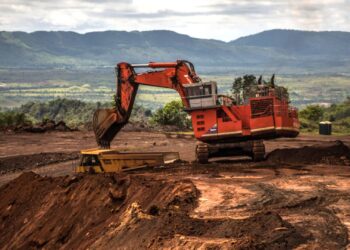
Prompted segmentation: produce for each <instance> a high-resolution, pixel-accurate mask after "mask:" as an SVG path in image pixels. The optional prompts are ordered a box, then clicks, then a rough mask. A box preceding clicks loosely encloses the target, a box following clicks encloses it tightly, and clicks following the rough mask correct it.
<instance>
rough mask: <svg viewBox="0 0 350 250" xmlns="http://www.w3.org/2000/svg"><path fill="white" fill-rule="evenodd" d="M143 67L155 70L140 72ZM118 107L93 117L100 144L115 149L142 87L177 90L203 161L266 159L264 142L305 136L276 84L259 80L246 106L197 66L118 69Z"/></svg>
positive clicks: (170, 64)
mask: <svg viewBox="0 0 350 250" xmlns="http://www.w3.org/2000/svg"><path fill="white" fill-rule="evenodd" d="M139 68H148V69H151V70H150V71H144V72H140V73H137V72H136V71H139ZM116 74H117V83H116V84H117V91H116V95H115V107H114V108H112V109H99V110H97V111H96V112H95V114H94V118H93V128H94V132H95V136H96V140H97V143H98V145H99V146H100V147H102V148H109V147H110V143H111V141H112V140H113V138H114V137H115V136H116V135H117V133H118V132H119V131H120V130H121V129H122V127H123V126H124V125H125V124H127V123H128V120H129V118H130V114H131V111H132V107H133V104H134V101H135V97H136V94H137V90H138V87H139V85H149V86H154V87H161V88H169V89H174V90H176V91H177V92H178V93H179V95H180V97H181V100H182V103H183V105H184V109H185V111H186V112H188V114H189V115H190V116H191V118H192V128H193V132H194V135H195V137H196V138H197V139H198V141H199V142H198V143H197V145H196V149H195V150H196V158H197V160H198V161H199V162H200V163H206V162H208V159H209V158H210V157H215V156H220V155H236V154H239V155H242V154H243V155H249V156H251V157H252V159H253V160H254V161H259V160H263V159H264V156H265V146H264V143H263V140H267V139H273V138H277V137H296V136H297V135H298V134H299V126H300V124H299V120H298V115H297V110H296V109H295V108H293V107H290V106H289V100H288V98H287V97H285V96H284V95H281V94H280V93H278V91H277V89H276V88H275V87H274V84H273V85H272V86H269V87H268V86H265V85H264V84H261V82H259V85H258V88H257V89H258V90H257V91H256V93H255V95H254V96H252V97H249V98H246V100H243V102H241V101H238V100H236V99H234V98H231V97H229V96H225V95H219V94H218V93H217V92H218V91H217V84H216V82H202V80H201V79H200V78H199V77H198V76H197V74H196V72H195V69H194V66H193V64H192V63H191V62H189V61H185V60H178V61H176V62H164V63H158V62H150V63H148V64H129V63H126V62H121V63H119V64H117V66H116Z"/></svg>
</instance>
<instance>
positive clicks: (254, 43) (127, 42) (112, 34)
mask: <svg viewBox="0 0 350 250" xmlns="http://www.w3.org/2000/svg"><path fill="white" fill-rule="evenodd" d="M349 44H350V33H348V32H309V31H293V30H270V31H264V32H262V33H259V34H255V35H251V36H247V37H242V38H239V39H237V40H235V41H231V42H229V43H226V42H223V41H218V40H208V39H198V38H193V37H190V36H187V35H182V34H178V33H175V32H172V31H166V30H157V31H144V32H139V31H132V32H125V31H105V32H91V33H86V34H79V33H75V32H61V31H58V32H46V31H38V32H33V33H25V32H0V67H2V68H9V67H12V68H13V67H15V68H24V67H29V68H57V67H73V68H76V67H78V68H79V67H105V66H108V67H110V66H113V65H114V64H115V63H116V62H119V61H128V62H135V63H141V62H148V61H173V60H176V59H187V60H190V61H192V62H194V63H195V65H196V66H197V67H200V68H201V69H202V70H203V71H206V72H209V73H216V72H217V73H220V72H225V71H230V70H236V71H245V70H246V71H247V70H255V71H257V70H258V71H263V72H269V71H271V72H276V71H277V73H281V72H285V73H293V72H350V46H349Z"/></svg>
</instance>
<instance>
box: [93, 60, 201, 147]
mask: <svg viewBox="0 0 350 250" xmlns="http://www.w3.org/2000/svg"><path fill="white" fill-rule="evenodd" d="M136 68H150V69H160V70H153V71H147V72H142V73H136V70H135V69H136ZM116 74H117V80H116V85H117V86H116V95H115V107H114V108H111V109H99V110H97V111H96V112H95V113H94V117H93V129H94V132H95V137H96V141H97V143H98V145H99V146H100V147H102V148H109V147H110V143H111V141H112V140H113V138H114V137H115V136H116V135H117V134H118V132H119V131H120V130H121V129H122V128H123V127H124V126H125V125H126V124H127V123H128V121H129V118H130V115H131V111H132V108H133V105H134V101H135V97H136V94H137V90H138V87H139V85H149V86H154V87H161V88H169V89H174V90H176V91H177V92H178V93H179V95H180V97H181V100H182V102H183V104H184V106H185V107H189V103H188V100H187V99H186V98H185V97H186V96H185V90H184V85H186V84H191V83H199V82H201V79H200V78H199V77H198V76H197V75H196V72H195V69H194V66H193V64H192V63H190V62H188V61H184V60H179V61H176V62H165V63H155V62H151V63H148V64H129V63H126V62H122V63H119V64H118V65H117V67H116Z"/></svg>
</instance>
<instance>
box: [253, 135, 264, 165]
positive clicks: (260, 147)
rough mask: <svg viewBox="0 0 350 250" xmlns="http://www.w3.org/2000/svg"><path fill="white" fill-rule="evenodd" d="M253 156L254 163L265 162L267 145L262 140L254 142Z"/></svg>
mask: <svg viewBox="0 0 350 250" xmlns="http://www.w3.org/2000/svg"><path fill="white" fill-rule="evenodd" d="M251 155H252V158H253V161H263V160H264V159H265V145H264V142H263V141H262V140H258V141H252V150H251Z"/></svg>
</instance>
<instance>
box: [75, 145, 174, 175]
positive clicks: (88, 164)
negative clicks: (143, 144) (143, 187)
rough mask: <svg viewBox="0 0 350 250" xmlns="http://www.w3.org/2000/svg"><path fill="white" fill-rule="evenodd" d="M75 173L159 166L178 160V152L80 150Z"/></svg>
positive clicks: (118, 170) (120, 170)
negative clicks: (78, 162)
mask: <svg viewBox="0 0 350 250" xmlns="http://www.w3.org/2000/svg"><path fill="white" fill-rule="evenodd" d="M80 153H81V160H80V164H79V166H77V167H76V168H75V172H76V173H86V172H88V173H104V172H122V171H127V170H132V169H138V168H144V167H149V166H160V165H164V164H167V163H171V162H174V161H176V160H179V159H180V157H179V153H178V152H119V151H117V150H113V149H88V150H82V151H80Z"/></svg>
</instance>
